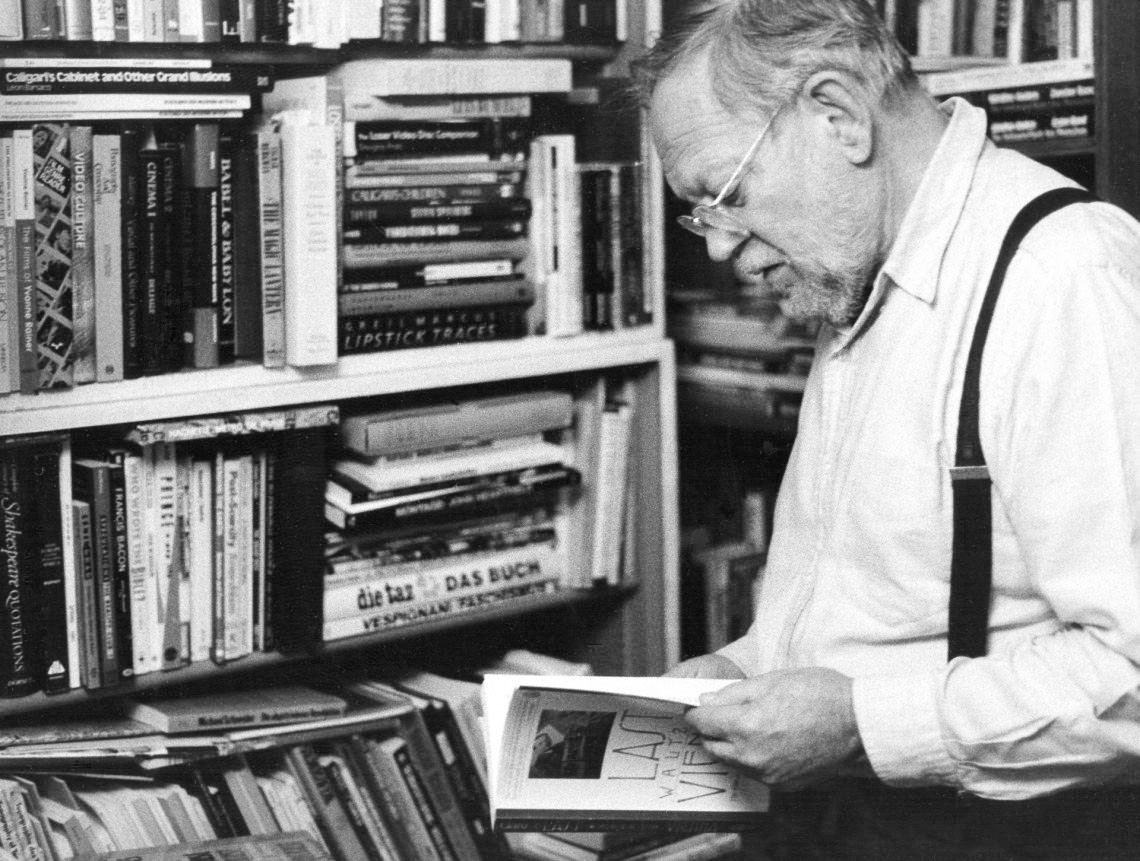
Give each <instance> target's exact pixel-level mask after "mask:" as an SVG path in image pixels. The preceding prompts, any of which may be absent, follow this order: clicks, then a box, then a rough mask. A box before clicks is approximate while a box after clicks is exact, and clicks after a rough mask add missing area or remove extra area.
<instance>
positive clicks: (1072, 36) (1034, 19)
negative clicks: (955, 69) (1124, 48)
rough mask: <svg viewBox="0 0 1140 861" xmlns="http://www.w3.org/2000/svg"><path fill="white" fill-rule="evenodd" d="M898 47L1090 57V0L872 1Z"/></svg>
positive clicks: (1022, 59) (1003, 57)
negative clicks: (898, 44)
mask: <svg viewBox="0 0 1140 861" xmlns="http://www.w3.org/2000/svg"><path fill="white" fill-rule="evenodd" d="M875 5H876V8H877V9H878V10H879V13H880V14H881V15H882V16H883V18H884V19H885V20H886V21H887V22H888V23H889V24H890V25H891V26H892V28H893V30H894V32H895V34H896V35H897V37H898V39H899V41H900V43H901V44H902V45H903V47H904V48H905V49H906V50H908V51H909V52H910V53H912V54H916V55H918V56H920V57H950V56H962V57H979V58H991V59H993V60H997V61H1004V62H1009V63H1027V62H1038V61H1043V60H1068V59H1074V58H1082V59H1088V60H1091V59H1092V56H1093V35H1094V30H1093V6H1094V4H1093V0H876V4H875Z"/></svg>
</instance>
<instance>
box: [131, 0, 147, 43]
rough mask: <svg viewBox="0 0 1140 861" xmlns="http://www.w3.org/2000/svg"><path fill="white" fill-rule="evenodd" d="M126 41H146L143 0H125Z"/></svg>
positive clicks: (144, 5)
mask: <svg viewBox="0 0 1140 861" xmlns="http://www.w3.org/2000/svg"><path fill="white" fill-rule="evenodd" d="M127 41H128V42H145V41H146V4H145V0H127Z"/></svg>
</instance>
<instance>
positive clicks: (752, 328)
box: [668, 290, 818, 432]
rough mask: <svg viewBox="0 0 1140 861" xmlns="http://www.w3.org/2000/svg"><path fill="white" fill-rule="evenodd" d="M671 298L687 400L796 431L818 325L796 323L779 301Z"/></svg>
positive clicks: (688, 294)
mask: <svg viewBox="0 0 1140 861" xmlns="http://www.w3.org/2000/svg"><path fill="white" fill-rule="evenodd" d="M669 301H670V303H671V308H672V312H671V313H670V315H669V324H668V328H669V334H670V335H671V336H672V337H673V339H674V340H676V341H677V343H678V346H679V351H678V365H677V381H678V385H679V387H680V391H681V392H682V393H683V395H684V396H685V398H686V400H687V402H689V403H692V404H694V405H697V404H699V405H701V407H702V409H703V410H707V411H712V413H713V414H715V415H718V416H720V417H721V419H722V420H724V421H726V422H728V421H730V420H733V419H734V418H735V419H738V420H740V421H742V422H744V423H745V424H748V425H750V426H753V427H760V428H766V429H769V430H774V431H780V432H792V431H794V430H795V426H796V420H797V419H798V417H799V407H800V401H801V400H802V398H803V389H804V384H805V381H806V377H807V373H808V370H809V369H810V367H811V361H812V357H813V356H814V352H815V350H814V346H815V336H816V333H817V331H818V326H817V325H815V324H803V323H795V322H793V321H792V320H790V319H788V318H787V317H786V316H784V315H783V314H782V313H781V311H780V309H779V306H778V304H777V303H776V302H775V301H773V300H767V299H757V298H748V297H725V296H723V295H721V294H719V293H713V292H707V291H696V290H694V291H680V290H674V291H671V292H670V294H669Z"/></svg>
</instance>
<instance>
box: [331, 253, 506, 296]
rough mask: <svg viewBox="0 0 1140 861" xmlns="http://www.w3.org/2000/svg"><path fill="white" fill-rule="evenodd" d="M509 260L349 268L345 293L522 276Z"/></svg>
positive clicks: (470, 282) (500, 279)
mask: <svg viewBox="0 0 1140 861" xmlns="http://www.w3.org/2000/svg"><path fill="white" fill-rule="evenodd" d="M515 270H516V266H515V263H514V261H512V260H470V261H465V262H458V263H429V264H425V265H423V266H391V267H383V266H381V267H376V268H367V269H354V270H350V271H349V272H348V273H347V274H348V280H347V282H346V283H345V285H344V287H343V288H342V292H344V293H362V292H369V291H372V290H397V289H406V288H410V287H433V286H443V285H448V284H476V283H479V282H482V281H502V280H505V279H512V278H518V277H521V275H522V273H521V272H516V271H515Z"/></svg>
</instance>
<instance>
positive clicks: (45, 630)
mask: <svg viewBox="0 0 1140 861" xmlns="http://www.w3.org/2000/svg"><path fill="white" fill-rule="evenodd" d="M25 462H26V464H27V467H28V476H27V479H28V483H29V494H28V510H27V515H28V517H27V523H28V524H34V527H35V528H34V532H33V533H32V535H31V536H30V537H31V541H30V553H29V558H28V563H29V564H30V565H31V568H32V570H33V571H34V578H35V586H36V599H37V600H36V605H35V606H31V605H29V606H28V607H27V609H26V612H27V613H28V614H29V618H30V614H31V613H33V612H35V613H36V614H37V615H38V619H37V622H38V626H39V631H38V637H37V639H38V641H39V650H40V651H39V655H38V656H37V660H36V665H37V666H38V668H39V670H40V673H41V680H40V687H41V688H42V689H43V691H44V692H45V693H49V694H54V693H60V692H62V691H66V690H67V689H68V687H69V686H70V682H69V675H70V663H69V662H70V658H69V651H68V628H67V622H68V619H67V596H66V594H65V590H66V583H65V578H64V555H65V552H70V548H67V549H66V551H65V548H64V545H63V537H64V536H63V522H62V519H61V509H60V492H61V491H60V446H59V444H58V443H50V442H49V443H45V444H44V445H42V446H41V445H37V446H34V447H30V450H29V451H28V452H27V453H26V461H25Z"/></svg>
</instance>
